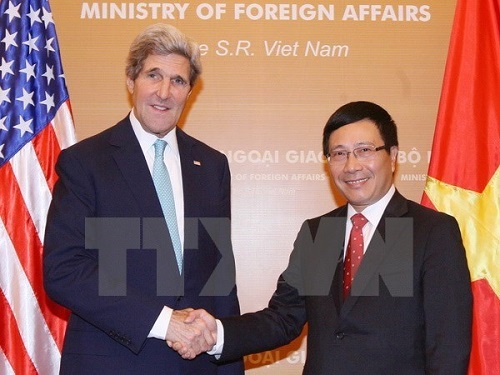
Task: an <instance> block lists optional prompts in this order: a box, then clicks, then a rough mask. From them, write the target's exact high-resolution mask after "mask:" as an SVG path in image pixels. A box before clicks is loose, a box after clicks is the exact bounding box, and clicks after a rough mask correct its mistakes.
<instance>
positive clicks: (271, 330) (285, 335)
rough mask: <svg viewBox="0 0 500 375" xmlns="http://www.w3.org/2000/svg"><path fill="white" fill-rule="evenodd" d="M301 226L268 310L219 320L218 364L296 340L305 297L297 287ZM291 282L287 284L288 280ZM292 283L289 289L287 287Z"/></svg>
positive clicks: (303, 318)
mask: <svg viewBox="0 0 500 375" xmlns="http://www.w3.org/2000/svg"><path fill="white" fill-rule="evenodd" d="M307 231H309V228H308V226H307V224H304V225H303V226H302V228H301V230H300V232H299V235H298V237H297V239H296V241H295V244H294V250H293V252H292V254H291V256H290V261H289V264H288V267H287V269H286V270H285V272H284V273H283V274H282V275H281V276H280V277H279V279H278V282H277V287H276V290H275V292H274V294H273V296H272V297H271V299H270V301H269V304H268V307H267V308H265V309H263V310H261V311H258V312H254V313H247V314H243V315H242V316H240V317H232V318H226V319H224V318H223V319H221V322H222V324H223V325H224V348H223V352H222V355H221V358H220V359H221V361H225V360H231V359H235V358H238V357H241V356H244V355H248V354H251V353H258V352H262V351H265V350H270V349H274V348H277V347H280V346H282V345H285V344H287V343H289V342H291V341H292V340H293V339H295V338H296V337H298V336H299V335H300V333H301V331H302V328H303V326H304V324H305V323H306V309H305V298H304V296H303V295H301V293H299V289H301V287H300V286H299V285H298V284H297V282H298V280H301V278H302V275H301V267H300V258H301V252H302V250H304V249H303V248H302V245H303V244H304V242H310V241H307V239H308V238H310V235H309V236H308V235H307V234H306V233H307ZM290 280H292V282H291V283H289V281H290ZM291 284H293V286H292V285H291Z"/></svg>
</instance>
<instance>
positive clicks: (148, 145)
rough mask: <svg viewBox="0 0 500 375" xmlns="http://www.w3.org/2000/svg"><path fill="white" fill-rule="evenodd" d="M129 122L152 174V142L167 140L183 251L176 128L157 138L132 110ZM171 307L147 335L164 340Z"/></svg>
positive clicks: (182, 208)
mask: <svg viewBox="0 0 500 375" xmlns="http://www.w3.org/2000/svg"><path fill="white" fill-rule="evenodd" d="M129 118H130V122H131V124H132V129H133V130H134V133H135V136H136V137H137V140H138V141H139V144H140V146H141V150H142V153H143V154H144V157H145V158H146V162H147V164H148V168H149V172H150V173H151V175H152V174H153V162H154V157H155V151H154V146H153V145H154V143H155V142H156V140H157V139H162V140H164V141H165V142H167V147H166V148H165V153H164V154H163V160H164V162H165V165H166V166H167V170H168V174H169V176H170V181H171V183H172V191H173V193H174V202H175V214H176V216H177V226H178V228H179V237H180V240H181V248H182V250H183V252H184V193H183V190H182V170H181V158H180V155H179V146H178V144H177V136H176V129H177V128H173V129H172V130H171V131H170V132H168V133H167V135H166V136H165V137H163V138H158V137H157V136H156V135H154V134H151V133H148V132H146V131H145V130H144V128H143V127H142V125H141V124H140V123H139V120H137V118H136V117H135V115H134V111H131V112H130V116H129ZM172 311H173V310H172V309H171V308H170V307H168V306H164V307H163V310H162V311H161V313H160V315H159V316H158V318H157V319H156V322H155V324H154V325H153V327H152V328H151V331H150V332H149V335H148V337H152V338H157V339H160V340H165V337H166V335H167V329H168V325H169V323H170V318H171V317H172Z"/></svg>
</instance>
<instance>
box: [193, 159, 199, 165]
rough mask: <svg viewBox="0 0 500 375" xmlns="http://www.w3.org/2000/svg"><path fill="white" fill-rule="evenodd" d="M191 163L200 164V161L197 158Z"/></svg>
mask: <svg viewBox="0 0 500 375" xmlns="http://www.w3.org/2000/svg"><path fill="white" fill-rule="evenodd" d="M193 164H194V165H201V161H198V160H193Z"/></svg>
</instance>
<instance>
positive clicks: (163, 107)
mask: <svg viewBox="0 0 500 375" xmlns="http://www.w3.org/2000/svg"><path fill="white" fill-rule="evenodd" d="M152 107H153V108H154V109H157V110H158V111H168V110H169V109H170V108H169V107H166V106H163V105H153V106H152Z"/></svg>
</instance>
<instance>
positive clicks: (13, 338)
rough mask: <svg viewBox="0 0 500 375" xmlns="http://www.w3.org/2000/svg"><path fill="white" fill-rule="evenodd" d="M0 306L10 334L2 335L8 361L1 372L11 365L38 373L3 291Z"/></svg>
mask: <svg viewBox="0 0 500 375" xmlns="http://www.w3.org/2000/svg"><path fill="white" fill-rule="evenodd" d="M2 248H3V246H2ZM0 306H1V308H2V314H0V324H1V325H2V327H9V331H8V332H9V334H8V335H6V334H2V335H0V348H1V349H2V350H1V352H4V357H5V359H6V361H7V362H6V363H3V364H0V370H1V371H0V374H4V372H3V370H2V368H3V367H5V368H9V367H10V369H11V370H12V371H13V372H14V373H16V374H26V375H31V374H36V373H37V371H36V369H35V367H34V366H33V362H31V359H30V357H29V355H28V353H27V352H26V348H25V346H24V343H23V339H22V338H21V335H20V334H19V329H18V328H17V323H16V320H15V318H14V315H13V314H12V310H11V308H10V305H9V303H8V302H7V299H6V298H5V295H4V294H3V293H2V292H1V291H0ZM0 359H1V357H0Z"/></svg>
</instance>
